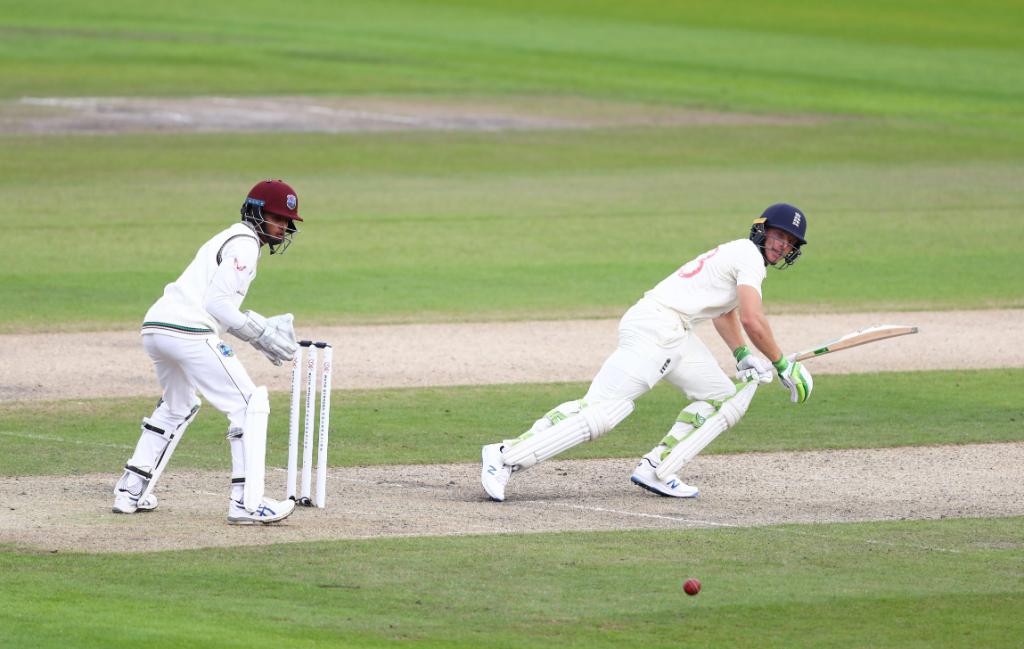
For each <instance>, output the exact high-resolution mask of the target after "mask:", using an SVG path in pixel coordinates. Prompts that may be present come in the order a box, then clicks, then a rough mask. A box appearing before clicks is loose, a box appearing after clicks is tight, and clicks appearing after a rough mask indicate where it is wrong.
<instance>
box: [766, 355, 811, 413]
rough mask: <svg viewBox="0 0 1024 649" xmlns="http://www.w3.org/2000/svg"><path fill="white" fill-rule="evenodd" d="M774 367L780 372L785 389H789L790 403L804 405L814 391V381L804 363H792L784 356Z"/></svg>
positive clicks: (780, 378)
mask: <svg viewBox="0 0 1024 649" xmlns="http://www.w3.org/2000/svg"><path fill="white" fill-rule="evenodd" d="M772 365H774V366H775V369H776V370H778V371H779V381H781V382H782V385H783V387H786V388H789V400H790V401H792V402H793V403H803V402H804V401H807V399H808V398H810V396H811V390H813V389H814V380H813V379H812V378H811V373H810V372H809V371H807V368H806V367H804V365H803V363H798V362H797V361H790V360H788V359H787V358H786V357H785V356H783V357H782V358H780V359H779V360H777V361H775V362H774V363H772Z"/></svg>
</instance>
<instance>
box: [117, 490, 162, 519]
mask: <svg viewBox="0 0 1024 649" xmlns="http://www.w3.org/2000/svg"><path fill="white" fill-rule="evenodd" d="M156 506H157V501H156V496H155V495H153V494H149V495H148V496H146V497H145V498H143V499H142V500H141V501H140V500H139V497H138V496H135V495H133V494H132V493H131V492H129V491H123V490H121V489H117V490H115V491H114V506H113V507H112V508H111V511H113V512H114V513H115V514H134V513H135V512H151V511H153V510H154V509H156Z"/></svg>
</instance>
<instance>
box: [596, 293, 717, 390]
mask: <svg viewBox="0 0 1024 649" xmlns="http://www.w3.org/2000/svg"><path fill="white" fill-rule="evenodd" d="M662 379H664V380H666V381H668V382H669V383H671V384H672V385H674V386H676V387H677V388H678V389H679V390H680V391H681V392H683V394H685V395H686V396H687V397H689V399H690V400H691V401H707V400H709V399H716V400H724V399H727V398H729V397H731V396H732V395H734V394H735V393H736V387H735V385H734V384H733V382H732V381H731V380H730V379H729V377H728V376H726V375H725V372H723V371H722V368H721V367H719V366H718V362H717V361H715V359H714V357H713V356H712V355H711V352H709V351H708V348H707V347H705V346H704V342H703V341H701V339H700V338H699V337H698V336H697V334H696V333H694V332H693V331H692V330H689V329H686V328H685V327H684V326H683V323H682V321H681V320H680V319H679V316H678V314H676V313H675V312H674V311H672V310H671V309H668V308H666V307H664V306H662V305H660V304H658V303H657V302H655V301H653V300H649V299H647V298H642V299H641V300H640V301H639V302H637V303H636V304H635V305H633V306H632V307H631V308H630V309H629V310H628V311H626V313H625V315H623V316H622V320H620V321H619V346H618V348H617V349H616V350H615V351H614V352H612V355H611V356H609V357H608V359H607V360H606V361H605V362H604V365H603V366H602V367H601V369H600V370H599V371H598V373H597V376H595V377H594V381H593V383H591V385H590V389H589V390H588V391H587V395H586V396H585V397H584V400H585V401H586V402H587V403H596V402H598V401H618V400H623V399H625V400H629V401H635V400H636V399H637V398H639V397H640V396H642V395H643V394H646V393H647V392H648V391H650V389H651V388H653V387H654V386H655V384H657V383H658V381H661V380H662Z"/></svg>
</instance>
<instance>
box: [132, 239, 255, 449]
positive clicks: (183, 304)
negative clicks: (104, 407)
mask: <svg viewBox="0 0 1024 649" xmlns="http://www.w3.org/2000/svg"><path fill="white" fill-rule="evenodd" d="M259 257H260V242H259V239H258V238H257V237H256V234H255V233H254V232H253V230H252V229H251V228H250V227H249V226H247V225H246V224H244V223H236V224H234V225H232V226H231V227H229V228H227V229H226V230H224V231H222V232H220V233H218V234H217V235H216V236H214V237H213V238H212V239H210V240H209V241H207V242H206V243H205V244H203V246H202V247H201V248H200V249H199V252H197V253H196V257H195V259H193V260H192V263H191V264H189V265H188V267H187V268H186V269H185V271H184V272H183V273H182V274H181V276H180V277H178V279H176V280H175V281H173V282H171V283H170V284H168V285H167V286H166V287H165V288H164V294H163V296H162V297H161V298H160V299H159V300H157V301H156V303H155V304H153V306H152V307H150V309H149V311H148V312H147V313H146V317H145V320H144V322H143V324H142V337H143V345H144V347H145V349H146V352H147V353H148V354H149V357H150V358H151V359H153V365H154V367H155V369H156V374H157V377H158V379H159V381H160V386H161V387H162V388H163V401H162V403H161V404H160V405H159V406H158V407H157V409H156V410H155V411H154V413H153V416H152V417H151V418H150V421H151V422H152V423H153V424H154V425H156V426H158V427H160V428H164V429H167V430H174V429H175V428H176V427H177V425H178V424H180V423H181V422H182V421H183V420H184V418H185V417H186V416H187V415H188V414H189V412H190V410H191V408H192V407H193V406H194V405H195V404H196V403H197V400H196V391H197V390H198V391H199V393H200V394H202V395H203V397H204V398H205V399H206V401H207V402H209V403H210V404H211V405H213V406H214V407H215V408H217V409H218V410H220V411H221V412H223V413H224V414H226V415H227V416H228V420H229V428H231V429H242V428H243V424H244V421H245V408H246V404H247V403H248V402H249V397H250V396H251V395H252V392H253V390H254V389H255V387H256V386H255V385H254V384H253V382H252V379H250V378H249V375H248V373H247V372H246V371H245V368H244V367H242V364H241V362H240V361H239V360H238V358H237V357H236V356H235V354H234V351H233V350H232V349H231V346H230V345H228V344H227V343H226V342H225V341H224V340H222V339H221V336H223V335H224V332H225V331H226V330H227V329H237V328H238V327H240V326H242V325H243V324H244V323H245V320H246V316H245V315H244V314H243V313H242V312H241V311H240V310H239V307H240V306H241V304H242V300H243V299H244V298H245V294H246V292H247V291H248V289H249V284H250V283H251V282H252V280H253V278H255V277H256V264H257V262H258V261H259Z"/></svg>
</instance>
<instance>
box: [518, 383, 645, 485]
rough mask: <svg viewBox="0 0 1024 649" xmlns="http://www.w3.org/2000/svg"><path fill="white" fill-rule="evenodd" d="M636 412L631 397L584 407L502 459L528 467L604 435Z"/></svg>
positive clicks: (536, 434) (520, 443)
mask: <svg viewBox="0 0 1024 649" xmlns="http://www.w3.org/2000/svg"><path fill="white" fill-rule="evenodd" d="M631 412H633V402H632V401H626V400H622V401H599V402H597V403H593V404H590V405H588V406H586V407H584V408H582V409H581V410H580V411H579V413H578V414H575V415H573V416H571V417H569V418H567V419H563V420H562V421H560V422H558V423H557V424H555V425H554V426H551V427H550V428H548V429H546V430H542V431H539V432H537V433H535V434H534V435H532V436H531V437H528V438H526V439H524V440H522V441H521V442H519V443H517V444H516V445H515V446H512V447H511V448H509V449H507V450H506V451H505V452H504V453H503V455H502V460H503V461H504V462H505V464H507V465H509V466H518V467H519V468H521V469H528V468H530V467H531V466H533V465H535V464H537V463H538V462H543V461H544V460H546V459H548V458H550V457H554V456H555V455H558V454H559V453H562V452H563V451H567V450H569V449H570V448H572V447H573V446H576V445H577V444H582V443H583V442H589V441H591V440H594V439H597V438H598V437H600V436H601V435H604V434H605V433H607V432H608V431H610V430H611V429H612V428H615V427H616V426H618V425H619V423H620V422H621V421H622V420H623V419H625V418H626V417H628V416H629V415H630V413H631Z"/></svg>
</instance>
